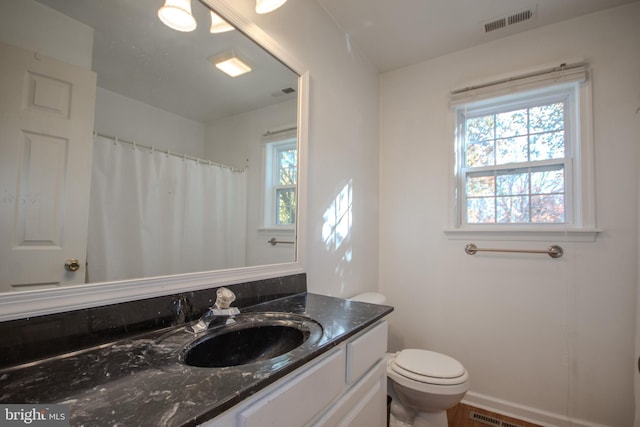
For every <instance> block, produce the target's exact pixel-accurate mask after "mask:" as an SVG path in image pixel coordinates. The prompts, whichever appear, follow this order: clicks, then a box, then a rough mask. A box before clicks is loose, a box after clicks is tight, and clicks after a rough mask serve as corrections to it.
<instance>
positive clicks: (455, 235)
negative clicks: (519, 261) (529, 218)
mask: <svg viewBox="0 0 640 427" xmlns="http://www.w3.org/2000/svg"><path fill="white" fill-rule="evenodd" d="M443 231H444V234H445V235H446V236H447V238H448V239H450V240H470V239H473V240H505V241H533V242H540V241H549V240H557V241H561V242H594V241H595V240H596V237H597V235H598V233H600V232H602V230H600V229H597V228H553V227H527V226H525V227H517V228H515V227H514V228H509V229H505V228H504V227H502V226H499V227H493V226H479V227H460V228H445V229H444V230H443Z"/></svg>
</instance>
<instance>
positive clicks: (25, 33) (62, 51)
mask: <svg viewBox="0 0 640 427" xmlns="http://www.w3.org/2000/svg"><path fill="white" fill-rule="evenodd" d="M24 16H28V17H29V19H16V17H24ZM25 23H26V24H25ZM0 40H1V41H3V42H4V43H8V44H10V45H13V46H18V47H21V48H23V49H27V50H31V51H34V52H38V53H41V54H44V55H47V56H49V57H52V58H56V59H58V60H60V61H63V62H66V63H68V64H73V65H78V66H80V67H82V68H85V69H88V70H90V69H91V60H92V53H93V29H92V28H90V27H87V26H86V25H84V24H82V23H80V22H78V21H76V20H74V19H72V18H69V17H68V16H65V15H64V14H62V13H60V12H58V11H55V10H53V9H51V8H49V7H46V6H43V5H42V4H40V3H36V2H35V1H32V0H20V1H12V0H2V1H0Z"/></svg>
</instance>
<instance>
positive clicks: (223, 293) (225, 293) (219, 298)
mask: <svg viewBox="0 0 640 427" xmlns="http://www.w3.org/2000/svg"><path fill="white" fill-rule="evenodd" d="M235 300H236V294H234V293H233V291H231V290H230V289H228V288H225V287H220V288H218V290H217V291H216V303H215V307H216V308H219V309H221V310H224V309H228V308H229V306H230V305H231V303H232V302H234V301H235Z"/></svg>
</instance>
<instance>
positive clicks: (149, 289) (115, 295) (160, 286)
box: [0, 0, 310, 321]
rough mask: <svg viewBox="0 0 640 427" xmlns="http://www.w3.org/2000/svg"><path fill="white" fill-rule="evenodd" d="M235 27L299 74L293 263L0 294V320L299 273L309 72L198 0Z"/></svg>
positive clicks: (259, 33) (247, 24)
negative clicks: (294, 256) (296, 195)
mask: <svg viewBox="0 0 640 427" xmlns="http://www.w3.org/2000/svg"><path fill="white" fill-rule="evenodd" d="M200 1H201V2H202V3H204V4H205V5H206V6H208V7H210V8H212V9H214V10H215V11H216V12H217V13H218V14H219V15H220V16H222V17H223V18H224V19H225V20H227V21H228V22H229V23H231V24H232V25H233V26H235V27H236V29H237V30H238V31H240V32H242V33H243V34H244V35H245V36H247V37H249V38H250V39H251V40H253V41H254V42H255V43H257V44H258V45H260V46H261V47H262V48H263V49H265V50H266V51H267V52H269V53H270V54H271V55H273V56H274V57H275V58H276V59H278V60H280V61H281V62H282V63H283V64H285V65H286V66H287V67H289V68H290V69H291V70H292V71H293V72H295V73H296V74H298V76H299V78H298V187H297V188H298V200H297V209H298V212H297V224H296V258H295V261H294V262H289V263H282V264H272V265H263V266H252V267H241V268H233V269H226V270H216V271H208V272H199V273H187V274H179V275H171V276H158V277H150V278H141V279H131V280H123V281H114V282H99V283H90V284H82V285H70V286H63V287H59V288H48V289H41V290H33V291H20V292H13V293H6V294H0V321H8V320H15V319H22V318H26V317H33V316H42V315H47V314H53V313H59V312H64V311H71V310H78V309H83V308H89V307H98V306H102V305H107V304H117V303H122V302H127V301H133V300H138V299H145V298H153V297H157V296H164V295H171V294H175V293H180V292H188V291H195V290H200V289H208V288H215V287H218V286H223V285H232V284H236V283H243V282H250V281H255V280H261V279H270V278H274V277H280V276H288V275H292V274H299V273H304V272H305V271H306V264H305V261H306V260H305V249H306V246H307V239H306V236H307V233H306V206H307V168H308V162H307V147H308V127H309V126H308V123H309V79H310V77H309V71H308V69H307V68H306V67H304V66H303V65H302V64H301V63H300V62H299V61H298V60H297V59H296V58H294V57H292V56H291V55H290V54H289V53H288V52H286V51H284V50H283V49H282V48H281V47H280V46H279V45H278V44H277V43H276V42H275V40H273V39H272V38H271V37H270V36H269V35H268V34H267V33H265V32H264V31H263V30H262V29H261V28H259V27H258V26H257V25H256V24H255V23H253V22H251V21H250V20H248V19H247V18H245V17H244V16H242V15H241V14H240V13H239V12H237V11H236V10H235V9H234V8H233V7H231V6H230V5H229V4H228V3H227V2H226V1H225V0H200Z"/></svg>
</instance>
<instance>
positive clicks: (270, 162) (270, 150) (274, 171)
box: [262, 135, 298, 230]
mask: <svg viewBox="0 0 640 427" xmlns="http://www.w3.org/2000/svg"><path fill="white" fill-rule="evenodd" d="M291 148H295V149H296V150H298V139H297V137H296V136H293V137H292V136H290V135H289V136H287V135H283V138H282V139H275V140H270V141H265V143H264V162H263V165H264V173H263V182H264V186H263V214H262V218H263V220H262V224H263V228H264V229H266V230H295V229H296V222H297V220H298V218H297V216H296V218H295V222H294V223H293V224H277V222H276V220H277V212H276V208H277V200H276V198H277V191H278V190H279V189H286V188H294V189H296V205H297V203H298V200H297V198H298V191H297V182H298V179H297V178H296V184H295V185H292V186H282V185H280V183H279V177H278V171H279V169H278V153H279V152H281V151H283V150H290V149H291ZM296 154H298V153H296Z"/></svg>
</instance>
